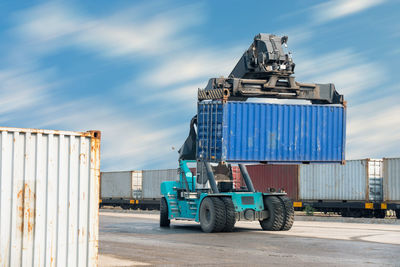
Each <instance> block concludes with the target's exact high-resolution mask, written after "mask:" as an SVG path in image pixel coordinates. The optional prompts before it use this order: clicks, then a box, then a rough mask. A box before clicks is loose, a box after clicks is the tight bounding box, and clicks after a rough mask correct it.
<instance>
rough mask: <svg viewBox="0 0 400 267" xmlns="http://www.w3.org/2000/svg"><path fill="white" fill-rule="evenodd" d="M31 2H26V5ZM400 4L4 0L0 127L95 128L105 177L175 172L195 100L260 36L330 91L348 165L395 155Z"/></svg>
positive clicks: (399, 136) (0, 11) (399, 144)
mask: <svg viewBox="0 0 400 267" xmlns="http://www.w3.org/2000/svg"><path fill="white" fill-rule="evenodd" d="M33 2H34V3H33ZM399 14H400V1H398V0H392V1H389V0H387V1H385V0H336V1H316V0H312V1H211V0H210V1H172V0H171V1H169V0H167V1H105V0H99V1H68V2H67V1H63V2H61V1H51V2H42V1H21V2H19V1H2V2H0V58H1V60H0V125H1V126H7V127H21V128H44V129H58V130H72V131H87V130H101V131H102V144H101V146H102V147H101V166H102V167H101V169H102V170H103V171H110V170H135V169H161V168H175V167H176V166H177V159H178V153H177V150H178V149H179V147H180V146H181V145H182V144H183V142H184V140H185V138H186V136H187V134H188V132H189V124H190V119H191V118H192V116H193V115H194V114H195V113H196V103H197V102H196V101H197V99H196V93H197V89H198V88H202V87H205V85H206V84H207V81H208V79H209V78H212V77H221V76H227V75H229V73H230V71H231V70H232V68H233V67H234V66H235V64H236V62H237V61H238V60H239V59H240V57H241V56H242V54H243V52H244V51H245V50H247V48H248V47H249V46H250V44H251V43H252V41H253V38H254V36H255V35H256V34H258V33H260V32H262V33H272V34H276V35H287V36H289V41H288V47H289V50H290V51H291V52H292V53H293V60H294V62H295V63H296V70H295V71H296V73H295V76H296V80H297V81H300V82H313V83H334V84H335V86H336V89H337V90H338V91H339V92H340V93H341V94H344V96H345V100H346V101H347V103H348V109H347V144H346V159H360V158H381V157H399V156H400V84H399V82H398V80H399V75H400V73H399V69H398V68H399V63H398V62H400V20H399V19H398V16H399Z"/></svg>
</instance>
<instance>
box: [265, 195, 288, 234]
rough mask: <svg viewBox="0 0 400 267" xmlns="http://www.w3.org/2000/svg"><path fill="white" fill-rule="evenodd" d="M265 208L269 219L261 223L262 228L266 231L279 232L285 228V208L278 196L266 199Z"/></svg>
mask: <svg viewBox="0 0 400 267" xmlns="http://www.w3.org/2000/svg"><path fill="white" fill-rule="evenodd" d="M264 207H265V209H266V210H267V211H268V218H267V219H264V220H262V221H260V225H261V228H262V229H263V230H266V231H279V230H281V229H282V228H283V227H284V206H283V204H282V201H281V200H280V199H279V198H278V197H277V196H267V197H264Z"/></svg>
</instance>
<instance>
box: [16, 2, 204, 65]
mask: <svg viewBox="0 0 400 267" xmlns="http://www.w3.org/2000/svg"><path fill="white" fill-rule="evenodd" d="M192 8H193V6H190V5H188V6H186V7H181V8H177V9H170V10H169V11H164V12H159V13H155V12H154V11H153V12H152V11H151V10H146V9H140V13H139V12H138V10H135V9H129V10H125V11H121V16H119V14H111V15H109V16H102V17H98V16H96V17H93V16H92V15H87V14H86V15H83V14H80V13H79V12H78V11H76V10H75V9H73V8H72V7H70V6H66V5H61V4H59V3H56V4H45V5H41V6H38V7H36V8H33V9H30V10H28V11H25V12H23V13H22V14H20V15H19V16H18V19H19V20H21V23H20V25H19V26H18V30H19V33H20V34H21V36H22V37H23V38H24V39H25V41H27V42H28V43H29V44H30V45H37V49H38V50H40V52H46V51H51V50H53V49H58V48H59V47H65V46H75V47H78V48H84V49H86V50H87V51H91V52H98V53H99V54H100V55H103V56H107V57H121V56H124V57H126V56H129V57H141V56H152V55H160V54H164V53H167V52H171V51H175V50H177V49H179V48H180V44H181V43H185V42H188V41H190V40H189V38H188V37H187V36H185V35H183V34H180V33H181V32H182V31H184V30H185V29H187V28H188V27H190V26H193V24H196V23H198V22H199V21H200V20H201V18H200V15H199V14H195V13H194V12H191V11H192V10H191V9H192ZM129 13H130V16H129ZM185 14H186V15H185ZM187 14H191V15H190V16H188V15H187Z"/></svg>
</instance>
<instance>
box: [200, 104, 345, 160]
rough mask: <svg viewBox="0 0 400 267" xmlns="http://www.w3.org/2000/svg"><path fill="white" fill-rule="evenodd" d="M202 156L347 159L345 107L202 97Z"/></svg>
mask: <svg viewBox="0 0 400 267" xmlns="http://www.w3.org/2000/svg"><path fill="white" fill-rule="evenodd" d="M197 119H198V127H197V128H198V134H197V139H198V140H197V144H198V147H197V156H198V159H201V160H205V161H212V162H219V161H231V162H260V161H263V162H293V163H301V162H342V161H343V160H344V154H345V153H344V152H345V130H346V129H345V126H346V110H345V108H344V107H343V106H327V105H279V104H266V103H249V102H227V103H225V104H223V103H221V102H202V103H199V105H198V118H197Z"/></svg>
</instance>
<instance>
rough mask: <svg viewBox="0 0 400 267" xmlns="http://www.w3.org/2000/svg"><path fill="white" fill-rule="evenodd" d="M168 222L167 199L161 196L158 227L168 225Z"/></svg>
mask: <svg viewBox="0 0 400 267" xmlns="http://www.w3.org/2000/svg"><path fill="white" fill-rule="evenodd" d="M170 223H171V221H170V219H168V205H167V201H166V200H165V198H163V197H162V198H161V200H160V227H168V226H169V225H170Z"/></svg>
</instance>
